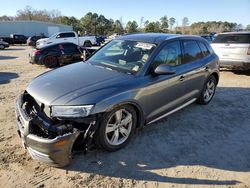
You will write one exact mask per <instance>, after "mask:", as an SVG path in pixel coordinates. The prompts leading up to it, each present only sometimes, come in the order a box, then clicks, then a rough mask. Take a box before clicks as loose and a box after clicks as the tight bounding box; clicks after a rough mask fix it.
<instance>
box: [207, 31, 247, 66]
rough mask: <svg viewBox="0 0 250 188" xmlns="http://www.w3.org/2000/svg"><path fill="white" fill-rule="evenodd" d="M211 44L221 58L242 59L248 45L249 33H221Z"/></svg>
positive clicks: (229, 59) (244, 56)
mask: <svg viewBox="0 0 250 188" xmlns="http://www.w3.org/2000/svg"><path fill="white" fill-rule="evenodd" d="M211 45H212V47H213V49H214V51H215V53H216V54H217V55H218V56H219V58H220V59H221V60H228V61H234V60H235V61H244V59H246V58H247V53H248V48H249V45H250V34H221V35H218V36H217V37H216V38H215V40H214V41H213V42H212V44H211Z"/></svg>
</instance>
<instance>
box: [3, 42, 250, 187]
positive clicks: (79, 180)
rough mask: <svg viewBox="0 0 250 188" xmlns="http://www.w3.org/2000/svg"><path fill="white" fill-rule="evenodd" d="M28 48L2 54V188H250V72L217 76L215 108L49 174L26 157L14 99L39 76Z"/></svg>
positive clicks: (189, 111)
mask: <svg viewBox="0 0 250 188" xmlns="http://www.w3.org/2000/svg"><path fill="white" fill-rule="evenodd" d="M29 50H30V48H29V47H25V46H14V47H13V46H11V47H10V48H9V49H6V50H3V51H0V130H1V131H0V187H213V186H214V187H250V73H249V72H248V73H247V72H231V71H222V72H221V78H220V82H219V85H218V88H217V91H216V94H215V97H214V99H213V101H212V102H211V103H210V104H209V105H207V106H200V105H197V104H192V105H190V106H189V107H187V108H185V109H183V110H181V111H179V112H176V113H175V114H173V115H171V116H169V117H168V118H166V119H164V120H161V121H160V122H157V123H155V124H152V125H150V126H147V127H145V128H144V129H143V130H142V131H140V132H139V133H138V134H137V135H135V137H134V138H133V139H132V140H131V142H130V144H129V145H128V146H127V147H126V148H125V149H122V150H120V151H117V152H113V153H108V152H104V151H102V150H95V151H92V152H90V153H88V154H87V155H77V156H75V158H74V159H73V162H72V163H71V165H70V166H68V167H66V168H61V169H60V168H54V167H50V166H47V165H44V164H41V163H39V162H37V161H34V160H32V159H31V158H30V156H29V155H28V153H27V152H26V151H25V149H23V148H22V147H21V144H20V140H19V137H18V135H17V132H16V127H15V126H16V124H15V113H14V106H15V99H16V98H17V96H18V95H19V94H20V93H21V92H23V91H24V89H25V88H26V86H27V85H28V83H29V82H30V81H31V80H32V79H33V78H34V77H35V76H37V75H39V74H41V73H43V72H45V71H48V70H49V69H46V68H44V67H42V66H38V65H31V64H29V63H28V51H29Z"/></svg>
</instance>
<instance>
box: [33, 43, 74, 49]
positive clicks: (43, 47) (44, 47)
mask: <svg viewBox="0 0 250 188" xmlns="http://www.w3.org/2000/svg"><path fill="white" fill-rule="evenodd" d="M62 44H73V45H76V44H74V43H72V42H61V43H56V44H51V45H48V46H42V47H41V48H37V49H39V50H43V49H46V48H50V47H53V46H57V45H62ZM76 46H77V45H76Z"/></svg>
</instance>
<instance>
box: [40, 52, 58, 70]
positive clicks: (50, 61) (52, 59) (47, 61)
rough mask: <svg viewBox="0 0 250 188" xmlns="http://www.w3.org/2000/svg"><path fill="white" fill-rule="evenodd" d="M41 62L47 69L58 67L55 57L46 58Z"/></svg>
mask: <svg viewBox="0 0 250 188" xmlns="http://www.w3.org/2000/svg"><path fill="white" fill-rule="evenodd" d="M43 62H44V65H45V66H46V67H48V68H55V67H57V66H58V60H57V58H56V57H55V56H51V55H49V56H46V57H45V58H44V59H43Z"/></svg>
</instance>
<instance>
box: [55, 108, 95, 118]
mask: <svg viewBox="0 0 250 188" xmlns="http://www.w3.org/2000/svg"><path fill="white" fill-rule="evenodd" d="M93 106H94V105H84V106H52V107H51V116H52V117H66V118H77V117H86V116H88V115H89V114H90V112H91V110H92V108H93Z"/></svg>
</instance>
